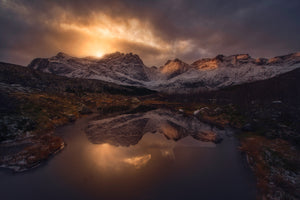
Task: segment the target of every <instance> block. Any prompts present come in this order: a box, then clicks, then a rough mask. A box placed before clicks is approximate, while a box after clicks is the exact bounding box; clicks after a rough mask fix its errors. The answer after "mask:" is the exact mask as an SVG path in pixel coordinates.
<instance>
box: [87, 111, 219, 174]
mask: <svg viewBox="0 0 300 200" xmlns="http://www.w3.org/2000/svg"><path fill="white" fill-rule="evenodd" d="M86 134H87V137H88V139H89V141H90V142H92V143H93V144H96V145H92V148H90V149H88V150H89V151H90V154H89V155H90V156H91V159H94V160H95V161H96V164H97V165H98V166H99V167H101V168H103V169H105V168H108V169H110V170H111V169H116V170H120V169H122V168H126V167H134V168H136V169H140V168H141V167H144V166H146V164H147V163H148V162H149V161H150V160H151V158H152V157H153V155H152V153H153V151H159V152H160V153H161V156H162V157H164V158H166V159H169V160H174V159H175V154H174V148H175V147H203V146H205V147H215V144H214V143H212V142H216V141H220V139H221V135H224V131H221V130H219V129H216V128H214V127H211V126H210V125H207V124H204V123H202V122H200V121H199V120H198V119H197V118H195V117H193V116H186V115H184V114H182V113H177V112H172V111H169V110H162V109H158V110H153V111H149V112H146V113H137V114H124V115H119V116H117V117H112V118H107V119H102V120H95V121H91V122H90V123H89V125H88V127H87V129H86ZM201 140H202V141H201ZM203 141H205V142H203ZM151 152H152V153H151Z"/></svg>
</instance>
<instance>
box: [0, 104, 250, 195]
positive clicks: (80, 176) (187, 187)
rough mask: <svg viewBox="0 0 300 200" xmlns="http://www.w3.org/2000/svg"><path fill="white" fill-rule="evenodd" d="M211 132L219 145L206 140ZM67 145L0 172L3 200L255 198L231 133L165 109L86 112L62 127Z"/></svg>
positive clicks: (243, 162)
mask: <svg viewBox="0 0 300 200" xmlns="http://www.w3.org/2000/svg"><path fill="white" fill-rule="evenodd" d="M207 131H211V132H214V133H216V134H217V135H218V137H222V138H223V141H222V142H221V143H218V144H215V143H212V142H207V141H203V137H202V135H201V134H202V132H203V133H206V132H207ZM55 134H57V135H59V136H61V137H63V138H64V140H65V142H66V143H67V146H66V147H65V149H64V150H63V151H62V152H60V153H59V154H57V155H55V156H53V157H52V158H50V159H49V160H48V161H47V162H45V163H43V164H42V165H41V166H39V167H37V168H35V169H32V170H29V171H28V172H23V173H11V172H10V171H6V170H1V171H0V191H1V199H3V200H12V199H30V200H41V199H43V200H48V199H84V200H89V199H164V200H166V199H203V200H206V199H207V200H208V199H212V200H224V199H231V200H233V199H243V200H247V199H249V200H250V199H251V200H252V199H255V198H256V185H255V177H254V175H253V173H252V172H251V170H250V168H249V167H248V166H247V164H246V162H245V161H244V159H243V156H242V155H241V153H240V152H239V151H238V142H237V140H236V139H235V137H234V136H233V135H232V132H231V131H230V130H218V129H217V128H215V127H212V126H210V125H208V124H205V123H202V122H200V121H198V120H197V119H196V118H194V117H188V116H185V115H183V114H180V113H177V112H171V111H168V110H154V111H149V112H145V113H134V114H124V115H119V116H115V117H110V118H106V119H101V118H97V117H95V116H88V117H84V118H82V119H80V120H77V121H76V122H75V123H73V124H69V125H66V126H64V127H61V128H58V129H57V130H56V132H55Z"/></svg>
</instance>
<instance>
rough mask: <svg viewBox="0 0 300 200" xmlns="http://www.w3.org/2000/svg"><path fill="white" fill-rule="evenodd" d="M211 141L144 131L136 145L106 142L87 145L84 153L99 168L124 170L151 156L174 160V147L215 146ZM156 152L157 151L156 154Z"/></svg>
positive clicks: (135, 167)
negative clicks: (176, 139)
mask: <svg viewBox="0 0 300 200" xmlns="http://www.w3.org/2000/svg"><path fill="white" fill-rule="evenodd" d="M215 146H216V145H215V144H214V143H211V142H201V141H198V140H195V139H194V138H192V137H191V136H187V137H185V138H183V139H181V140H180V141H178V142H176V141H174V140H170V139H167V138H166V136H165V135H163V134H161V133H146V134H145V135H143V137H142V139H141V140H140V141H139V143H138V144H136V145H130V146H128V147H127V146H123V147H122V146H114V145H111V144H108V143H105V144H93V145H89V146H88V148H87V149H86V150H87V152H86V155H88V156H89V158H90V160H91V161H93V162H95V163H96V165H97V166H99V168H101V170H105V169H107V170H118V171H120V170H126V169H128V167H129V168H134V169H141V168H142V167H145V166H146V165H147V164H148V163H149V162H150V160H151V158H153V157H157V156H159V157H162V158H164V159H167V160H175V153H174V148H175V147H178V148H179V147H182V148H186V147H215ZM156 152H159V154H157V153H156Z"/></svg>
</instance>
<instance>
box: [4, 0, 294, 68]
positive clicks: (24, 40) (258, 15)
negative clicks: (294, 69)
mask: <svg viewBox="0 0 300 200" xmlns="http://www.w3.org/2000/svg"><path fill="white" fill-rule="evenodd" d="M299 10H300V1H299V0H48V1H46V0H44V1H43V0H0V26H1V28H0V61H2V62H10V63H15V64H21V65H27V64H29V63H30V61H31V60H32V59H33V58H36V57H51V56H54V55H55V54H57V53H58V52H65V53H67V54H69V55H72V56H76V57H85V56H97V57H101V56H102V55H103V54H106V53H113V52H116V51H119V52H123V53H129V52H132V53H135V54H138V55H139V56H140V57H141V58H142V59H143V61H144V63H145V64H146V65H148V66H152V65H156V66H161V65H163V64H164V63H165V62H166V61H167V60H169V59H174V58H179V59H181V60H183V61H185V62H187V63H191V62H193V61H195V60H198V59H201V58H206V57H215V56H216V55H218V54H223V55H233V54H240V53H249V54H250V55H251V56H252V57H267V58H268V57H274V56H278V55H285V54H289V53H292V52H299V51H300V11H299Z"/></svg>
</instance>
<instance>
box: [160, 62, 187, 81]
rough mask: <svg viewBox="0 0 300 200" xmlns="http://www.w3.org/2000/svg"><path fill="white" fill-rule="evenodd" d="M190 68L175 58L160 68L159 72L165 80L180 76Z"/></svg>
mask: <svg viewBox="0 0 300 200" xmlns="http://www.w3.org/2000/svg"><path fill="white" fill-rule="evenodd" d="M191 67H192V66H190V65H189V64H187V63H185V62H183V61H182V60H179V59H178V58H175V59H174V60H168V61H167V62H166V64H165V65H164V66H161V67H160V69H159V70H160V72H161V73H162V74H165V75H167V78H168V79H170V78H173V77H175V76H177V75H179V74H182V73H184V72H186V71H187V70H189V69H190V68H191Z"/></svg>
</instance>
